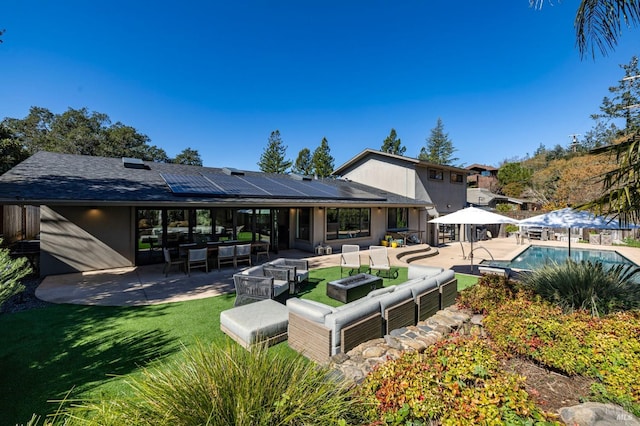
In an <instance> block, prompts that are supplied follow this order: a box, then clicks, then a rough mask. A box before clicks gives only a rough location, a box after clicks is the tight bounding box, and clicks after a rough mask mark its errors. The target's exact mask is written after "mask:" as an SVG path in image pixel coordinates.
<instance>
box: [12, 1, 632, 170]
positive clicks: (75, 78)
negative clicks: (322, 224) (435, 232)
mask: <svg viewBox="0 0 640 426" xmlns="http://www.w3.org/2000/svg"><path fill="white" fill-rule="evenodd" d="M577 4H578V2H569V1H564V2H557V1H554V2H553V5H550V4H546V5H545V6H544V8H543V9H542V10H534V9H532V8H530V7H529V2H528V1H527V0H499V1H495V2H478V1H473V2H472V1H463V2H451V1H449V2H445V1H442V2H436V1H428V0H403V1H401V2H392V1H390V0H388V1H383V0H369V1H359V0H354V1H332V0H329V1H322V2H318V1H313V0H310V1H296V2H293V1H276V0H260V1H225V2H221V1H208V2H205V1H184V2H174V1H172V2H168V1H164V0H160V1H154V2H150V1H131V0H127V1H121V0H112V1H110V2H93V1H86V0H82V1H79V0H65V1H57V2H56V1H52V0H4V1H3V2H2V4H1V5H0V28H5V29H6V33H5V35H4V37H3V39H4V43H3V44H2V45H0V100H1V101H0V119H1V118H4V117H14V118H24V117H25V116H26V115H27V114H28V111H29V108H30V107H31V106H39V107H45V108H48V109H49V110H51V111H52V112H55V113H62V112H64V111H65V110H67V109H68V108H69V107H72V108H82V107H87V108H88V109H89V110H90V111H98V112H101V113H106V114H107V115H108V116H109V117H110V118H111V120H112V121H113V122H116V121H121V122H122V123H124V124H126V125H130V126H133V127H135V128H136V129H137V130H138V131H139V132H141V133H144V134H146V135H148V136H149V137H150V138H151V143H152V144H154V145H157V146H159V147H161V148H163V149H164V150H166V151H167V153H168V154H169V155H170V156H175V155H176V154H178V153H179V152H180V151H182V149H184V148H186V147H191V148H193V149H197V150H198V151H199V152H200V155H201V157H202V159H203V162H204V164H205V165H206V166H212V167H224V166H230V167H237V168H242V169H247V170H257V168H258V167H257V164H256V163H257V162H258V161H259V159H260V155H261V154H262V152H263V150H264V148H265V147H266V145H267V140H268V137H269V134H270V133H271V131H272V130H275V129H278V130H280V133H281V136H282V139H283V141H284V144H285V145H286V146H287V147H288V148H287V155H288V157H289V158H290V159H291V160H295V158H296V157H297V155H298V152H299V151H300V150H301V149H303V148H309V149H310V150H311V151H313V150H314V149H315V148H316V147H317V146H318V145H319V144H320V141H321V140H322V138H323V137H326V138H327V140H328V142H329V146H330V149H331V154H332V155H333V157H334V158H335V166H336V167H337V166H339V165H341V164H342V163H344V162H345V161H347V160H349V159H350V158H351V157H353V156H354V155H356V154H357V153H359V152H360V151H362V150H363V149H365V148H373V149H379V148H380V146H381V145H382V141H383V140H384V138H385V137H386V136H387V135H388V134H389V131H390V129H391V128H395V129H396V131H397V133H398V136H399V137H400V138H401V140H402V143H403V145H404V146H405V147H406V148H407V151H406V155H408V156H412V157H415V156H417V155H418V153H419V151H420V148H421V147H423V146H425V145H426V138H427V137H428V136H429V134H430V131H431V129H433V128H434V127H435V125H436V121H437V119H438V118H441V119H442V120H443V124H444V128H445V131H446V132H447V133H448V135H449V138H450V139H451V140H452V142H453V145H454V147H455V148H456V149H457V152H456V153H455V156H456V157H458V158H459V161H458V163H460V164H464V165H470V164H472V163H483V164H488V165H495V166H497V165H499V163H500V162H502V161H503V160H505V159H508V158H514V157H523V156H524V155H526V154H527V153H533V151H535V149H536V148H537V147H538V146H539V145H540V144H541V143H542V144H544V145H545V146H547V147H549V148H552V147H553V146H555V145H556V144H561V145H563V146H568V144H569V143H570V141H571V140H570V137H569V135H571V134H574V133H578V134H584V133H585V132H586V131H588V130H589V129H591V128H592V127H593V121H592V120H591V119H590V114H593V113H596V112H598V108H599V106H600V104H601V101H602V98H603V97H604V96H606V95H607V94H608V92H607V88H608V87H609V86H612V85H615V84H617V81H618V80H619V79H620V78H621V77H622V70H621V69H620V67H619V65H620V64H623V63H625V64H626V63H628V62H629V60H630V59H631V57H632V56H633V55H637V54H638V52H637V50H636V46H637V45H634V43H633V42H637V40H638V34H639V33H638V31H640V30H637V29H636V30H631V31H624V32H623V36H622V39H621V43H620V44H619V46H618V47H617V49H616V50H615V52H613V53H611V54H609V55H608V56H606V57H602V56H598V57H597V58H596V59H595V60H593V59H592V58H590V57H589V58H585V59H582V60H581V59H580V57H579V54H578V51H577V49H576V47H575V33H574V28H573V19H574V17H575V12H576V8H577Z"/></svg>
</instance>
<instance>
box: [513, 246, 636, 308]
mask: <svg viewBox="0 0 640 426" xmlns="http://www.w3.org/2000/svg"><path fill="white" fill-rule="evenodd" d="M638 271H640V269H638V268H636V267H629V266H623V265H617V266H614V267H612V268H609V269H607V268H605V267H604V266H603V264H602V262H595V263H592V262H589V261H581V262H575V261H573V260H571V259H569V260H567V261H566V262H565V263H562V264H553V265H547V266H544V267H543V268H541V269H538V270H536V271H534V272H533V273H531V274H528V275H526V276H525V277H524V279H523V282H524V285H525V287H527V288H529V289H531V290H532V291H534V292H535V293H537V294H539V295H540V296H541V297H542V298H543V299H545V300H548V301H549V302H551V303H554V304H557V305H558V306H560V307H562V308H563V309H564V311H565V312H571V311H574V310H581V309H586V310H588V311H590V312H591V314H592V315H593V316H599V315H601V314H607V313H610V312H615V311H620V310H628V309H633V308H637V307H640V285H638V283H635V282H633V281H632V280H631V278H632V276H633V275H634V274H635V273H637V272H638Z"/></svg>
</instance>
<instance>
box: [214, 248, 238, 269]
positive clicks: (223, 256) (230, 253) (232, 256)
mask: <svg viewBox="0 0 640 426" xmlns="http://www.w3.org/2000/svg"><path fill="white" fill-rule="evenodd" d="M223 263H233V267H234V268H235V266H236V246H220V247H218V271H219V270H220V265H222V264H223Z"/></svg>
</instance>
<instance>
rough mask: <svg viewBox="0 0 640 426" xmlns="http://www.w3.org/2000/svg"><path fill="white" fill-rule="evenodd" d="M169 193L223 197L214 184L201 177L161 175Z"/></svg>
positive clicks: (222, 193) (219, 189) (221, 191)
mask: <svg viewBox="0 0 640 426" xmlns="http://www.w3.org/2000/svg"><path fill="white" fill-rule="evenodd" d="M160 176H162V179H164V181H165V182H166V183H167V185H168V186H169V189H171V192H173V193H174V194H176V195H200V196H206V195H225V194H226V193H225V192H224V191H223V190H222V189H221V188H220V187H219V186H218V185H216V184H215V183H213V182H211V181H210V180H208V179H206V178H205V177H204V176H202V175H173V174H167V173H161V174H160Z"/></svg>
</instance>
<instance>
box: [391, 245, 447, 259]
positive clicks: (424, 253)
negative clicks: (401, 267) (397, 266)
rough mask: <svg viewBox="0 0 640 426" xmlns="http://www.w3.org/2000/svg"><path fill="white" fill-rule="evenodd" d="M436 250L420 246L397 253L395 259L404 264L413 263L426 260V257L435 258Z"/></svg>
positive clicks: (428, 246) (427, 246)
mask: <svg viewBox="0 0 640 426" xmlns="http://www.w3.org/2000/svg"><path fill="white" fill-rule="evenodd" d="M437 254H438V249H437V248H434V247H431V246H430V245H427V244H422V245H421V246H420V247H419V248H416V249H413V250H404V251H402V253H398V254H397V255H396V258H397V259H398V260H400V261H402V262H404V263H411V262H415V261H416V260H420V259H426V258H427V257H432V256H436V255H437Z"/></svg>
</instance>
